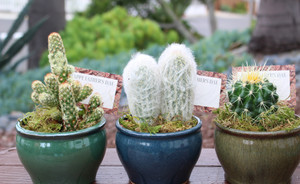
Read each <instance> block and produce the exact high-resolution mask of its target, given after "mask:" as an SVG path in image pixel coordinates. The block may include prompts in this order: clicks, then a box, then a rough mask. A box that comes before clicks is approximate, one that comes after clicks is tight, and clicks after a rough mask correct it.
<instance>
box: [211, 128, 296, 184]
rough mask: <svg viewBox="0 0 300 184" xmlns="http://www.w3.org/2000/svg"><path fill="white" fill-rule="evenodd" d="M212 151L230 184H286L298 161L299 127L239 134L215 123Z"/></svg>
mask: <svg viewBox="0 0 300 184" xmlns="http://www.w3.org/2000/svg"><path fill="white" fill-rule="evenodd" d="M215 124H216V126H217V127H216V130H215V149H216V153H217V156H218V158H219V161H220V163H221V165H222V167H223V169H224V171H225V179H226V180H227V181H228V182H230V183H231V184H286V183H290V180H291V176H292V175H293V172H294V171H295V169H296V167H297V166H298V164H299V161H300V127H298V128H296V129H293V130H291V131H289V132H287V131H277V132H251V131H240V130H235V129H230V128H225V127H224V126H222V125H220V124H218V123H215Z"/></svg>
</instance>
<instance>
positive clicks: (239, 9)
mask: <svg viewBox="0 0 300 184" xmlns="http://www.w3.org/2000/svg"><path fill="white" fill-rule="evenodd" d="M220 9H221V10H222V11H226V12H232V13H240V14H246V13H247V3H246V2H239V3H237V4H235V5H234V6H233V7H230V6H228V5H221V7H220Z"/></svg>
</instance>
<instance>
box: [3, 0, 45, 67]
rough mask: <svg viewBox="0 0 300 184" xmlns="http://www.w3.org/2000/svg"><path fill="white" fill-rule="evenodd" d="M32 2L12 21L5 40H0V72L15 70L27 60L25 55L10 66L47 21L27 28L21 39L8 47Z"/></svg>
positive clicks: (31, 0)
mask: <svg viewBox="0 0 300 184" xmlns="http://www.w3.org/2000/svg"><path fill="white" fill-rule="evenodd" d="M32 2H33V0H29V1H28V3H27V4H26V5H25V7H24V8H23V9H22V11H21V12H20V13H19V15H18V17H17V19H16V20H15V21H14V23H13V24H12V26H11V28H10V29H9V31H8V33H7V36H6V38H5V39H4V40H1V39H0V71H1V72H4V71H10V70H15V69H16V67H17V66H18V65H19V64H20V63H22V62H23V61H25V60H26V59H28V58H29V55H27V56H25V57H22V58H21V59H19V60H17V61H15V63H14V64H10V62H11V60H12V59H13V58H14V57H15V56H16V54H17V53H18V52H19V51H20V50H21V49H22V48H23V47H24V46H25V45H26V44H27V43H28V42H29V41H30V40H31V39H32V37H33V36H34V35H35V33H36V32H37V31H38V29H39V28H40V27H41V26H42V25H43V24H44V22H45V21H46V20H47V17H45V18H42V19H41V20H40V21H39V22H38V23H36V24H35V25H34V26H33V27H31V28H29V29H28V30H27V31H26V32H25V33H24V34H23V36H22V37H21V38H19V39H18V40H16V41H15V42H14V43H12V44H11V45H10V46H8V43H10V42H11V39H12V37H13V35H14V33H15V32H16V31H17V30H18V28H19V27H20V25H21V24H22V22H23V20H24V18H25V16H26V15H27V13H28V11H29V8H30V6H31V4H32Z"/></svg>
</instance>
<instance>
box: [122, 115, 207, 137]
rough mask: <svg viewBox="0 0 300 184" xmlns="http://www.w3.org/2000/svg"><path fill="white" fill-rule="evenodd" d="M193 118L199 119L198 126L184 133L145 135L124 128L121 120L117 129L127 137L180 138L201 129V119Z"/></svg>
mask: <svg viewBox="0 0 300 184" xmlns="http://www.w3.org/2000/svg"><path fill="white" fill-rule="evenodd" d="M193 117H194V118H196V119H197V121H198V123H197V125H196V126H194V127H192V128H190V129H187V130H182V131H178V132H169V133H156V134H151V133H145V132H136V131H133V130H128V129H126V128H124V127H122V126H121V125H120V122H119V119H118V120H117V121H116V127H117V129H118V131H120V132H122V133H124V134H126V135H129V136H133V137H140V138H142V137H143V138H149V139H157V138H169V137H179V136H183V135H188V134H191V133H194V132H196V131H198V130H199V129H200V128H201V126H202V121H201V120H200V118H198V117H197V116H193ZM121 118H122V117H121Z"/></svg>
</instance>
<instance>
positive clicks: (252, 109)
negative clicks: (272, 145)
mask: <svg viewBox="0 0 300 184" xmlns="http://www.w3.org/2000/svg"><path fill="white" fill-rule="evenodd" d="M228 97H229V102H230V108H231V110H232V111H233V112H235V113H237V114H238V115H240V116H241V115H243V114H245V115H248V116H250V117H252V118H258V117H259V115H260V114H261V113H262V112H265V111H267V110H269V109H270V108H271V109H274V110H276V109H277V105H276V103H277V102H278V94H277V93H276V86H275V85H274V84H272V83H271V82H269V81H268V79H266V78H265V77H264V75H263V74H262V73H261V72H260V71H259V70H255V69H253V68H251V67H249V69H248V70H247V71H243V72H242V75H241V76H237V75H236V76H234V80H233V81H232V84H231V90H229V91H228Z"/></svg>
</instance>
